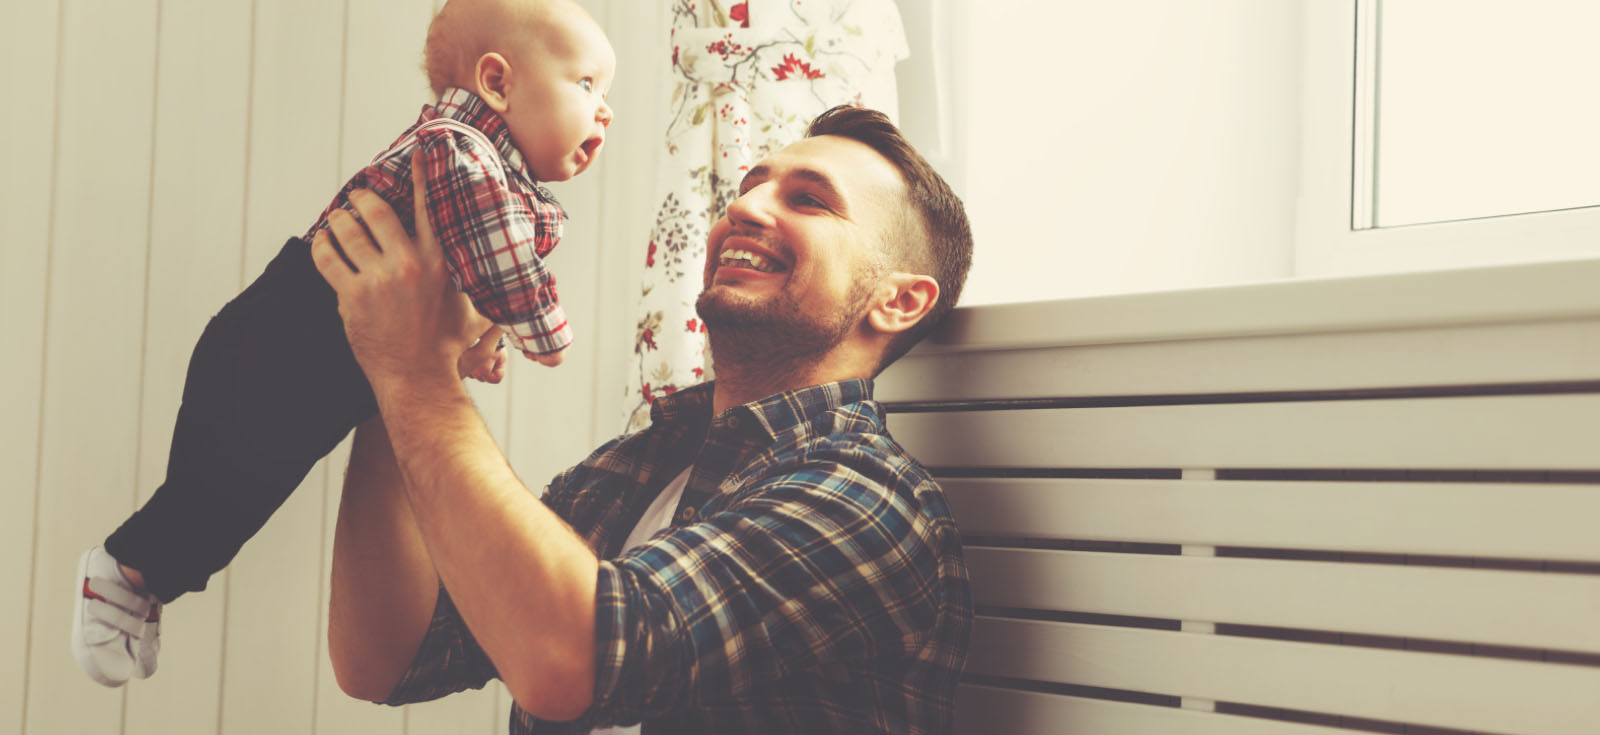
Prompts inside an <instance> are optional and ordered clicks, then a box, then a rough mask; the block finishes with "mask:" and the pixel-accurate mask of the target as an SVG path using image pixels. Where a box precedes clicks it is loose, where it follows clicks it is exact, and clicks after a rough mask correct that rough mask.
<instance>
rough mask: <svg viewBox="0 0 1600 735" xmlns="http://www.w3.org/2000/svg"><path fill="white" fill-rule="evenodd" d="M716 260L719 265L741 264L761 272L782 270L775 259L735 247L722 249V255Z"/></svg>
mask: <svg viewBox="0 0 1600 735" xmlns="http://www.w3.org/2000/svg"><path fill="white" fill-rule="evenodd" d="M717 262H718V264H719V265H735V266H742V267H745V268H750V269H751V270H757V271H761V272H762V273H776V272H778V271H781V270H783V264H782V263H778V262H777V261H774V260H772V259H771V258H768V257H766V256H765V255H760V254H758V253H752V252H750V251H749V250H739V249H737V248H732V249H728V250H724V251H722V256H721V257H720V258H719V259H718V261H717Z"/></svg>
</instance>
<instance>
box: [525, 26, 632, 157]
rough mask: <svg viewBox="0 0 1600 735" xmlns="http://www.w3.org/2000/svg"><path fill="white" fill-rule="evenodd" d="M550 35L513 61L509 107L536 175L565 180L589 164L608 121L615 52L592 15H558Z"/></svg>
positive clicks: (596, 151)
mask: <svg viewBox="0 0 1600 735" xmlns="http://www.w3.org/2000/svg"><path fill="white" fill-rule="evenodd" d="M546 29H547V30H548V31H549V32H548V33H547V34H546V36H547V37H546V38H541V39H536V40H534V41H532V42H531V43H530V47H532V48H534V49H536V53H533V54H522V55H521V57H520V58H521V59H522V60H521V61H520V62H518V63H515V66H514V68H513V71H512V74H511V77H510V89H509V90H508V94H507V100H506V102H507V107H506V112H505V114H504V117H505V120H506V125H507V127H509V128H510V129H511V138H512V140H513V141H515V142H516V144H517V149H518V150H520V151H522V156H523V157H524V158H526V159H527V161H528V166H529V168H531V169H532V170H533V175H534V178H536V179H538V180H539V181H566V180H567V179H570V178H572V177H574V176H577V175H578V174H580V173H582V172H583V171H584V170H585V169H587V168H588V167H589V166H590V164H592V163H594V160H595V158H596V157H597V156H599V155H600V148H601V146H603V145H604V144H605V139H606V127H607V126H608V125H610V124H611V107H610V106H609V105H607V104H606V94H607V93H608V92H610V90H611V77H612V75H613V74H614V73H615V72H616V66H617V57H616V54H615V52H613V51H612V50H611V43H610V42H609V41H607V40H606V37H605V34H604V33H603V32H601V30H600V28H599V26H597V25H595V23H594V21H593V20H591V19H590V18H589V17H588V16H587V15H583V14H581V13H575V14H571V15H570V16H569V17H567V18H564V19H562V20H558V21H556V20H553V21H552V22H550V23H549V24H548V25H547V26H546Z"/></svg>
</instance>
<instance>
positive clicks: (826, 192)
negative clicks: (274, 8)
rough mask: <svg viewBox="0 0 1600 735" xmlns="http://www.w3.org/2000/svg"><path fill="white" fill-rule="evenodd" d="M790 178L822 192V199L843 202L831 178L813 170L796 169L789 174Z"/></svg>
mask: <svg viewBox="0 0 1600 735" xmlns="http://www.w3.org/2000/svg"><path fill="white" fill-rule="evenodd" d="M789 175H790V176H793V177H794V178H797V179H799V180H801V181H805V182H808V183H810V184H811V185H812V186H815V187H817V188H818V189H821V190H822V195H823V197H824V198H826V199H828V200H829V201H833V202H843V201H844V197H843V196H842V195H840V193H839V187H837V186H834V184H833V177H831V176H829V175H827V174H825V173H823V172H821V171H818V170H817V169H814V168H797V169H794V170H792V171H790V172H789Z"/></svg>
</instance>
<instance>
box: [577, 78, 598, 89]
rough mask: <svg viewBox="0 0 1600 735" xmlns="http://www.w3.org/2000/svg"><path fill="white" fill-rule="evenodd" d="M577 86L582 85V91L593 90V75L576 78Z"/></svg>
mask: <svg viewBox="0 0 1600 735" xmlns="http://www.w3.org/2000/svg"><path fill="white" fill-rule="evenodd" d="M578 86H580V87H583V91H585V92H593V91H594V78H593V77H584V78H582V79H579V80H578Z"/></svg>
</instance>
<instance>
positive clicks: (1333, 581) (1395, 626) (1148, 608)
mask: <svg viewBox="0 0 1600 735" xmlns="http://www.w3.org/2000/svg"><path fill="white" fill-rule="evenodd" d="M967 564H968V568H969V570H970V571H971V574H972V589H973V597H974V599H975V600H976V601H977V602H978V603H979V604H986V605H1000V606H1006V607H1021V608H1034V609H1043V610H1068V611H1073V612H1091V613H1106V614H1113V615H1133V616H1141V617H1155V618H1168V619H1177V620H1190V621H1206V622H1217V623H1238V624H1244V625H1265V626H1275V627H1284V628H1301V629H1309V630H1321V631H1338V632H1347V633H1367V634H1373V635H1385V636H1397V637H1402V638H1403V637H1414V638H1433V639H1442V640H1449V641H1461V642H1468V643H1489V644H1495V645H1502V646H1519V647H1525V648H1536V649H1543V648H1550V649H1560V650H1568V651H1584V652H1600V576H1589V575H1577V574H1533V573H1525V572H1506V571H1496V570H1486V569H1444V568H1437V567H1417V566H1390V565H1382V564H1344V563H1338V562H1310V561H1278V560H1266V559H1231V558H1222V557H1206V556H1157V555H1151V554H1117V553H1102V552H1091V551H1043V550H1036V549H995V548H981V547H977V548H968V549H967Z"/></svg>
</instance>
